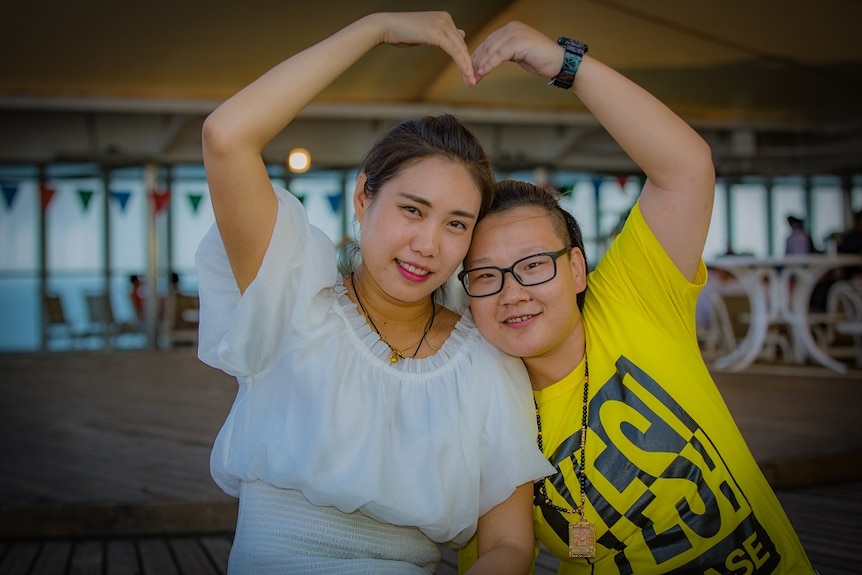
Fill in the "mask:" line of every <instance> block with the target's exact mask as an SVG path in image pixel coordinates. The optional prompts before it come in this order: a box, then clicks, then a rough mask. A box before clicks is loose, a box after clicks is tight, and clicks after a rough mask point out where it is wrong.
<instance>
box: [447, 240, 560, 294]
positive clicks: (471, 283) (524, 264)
mask: <svg viewBox="0 0 862 575" xmlns="http://www.w3.org/2000/svg"><path fill="white" fill-rule="evenodd" d="M571 249H572V248H563V249H561V250H560V251H557V252H545V253H541V254H533V255H531V256H527V257H525V258H521V259H519V260H518V261H516V262H515V263H513V264H512V265H511V266H509V267H507V268H498V267H497V266H484V267H481V268H473V269H470V270H463V271H462V272H460V273H459V274H458V279H459V280H460V281H461V285H463V286H464V290H466V292H467V295H468V296H470V297H486V296H489V295H494V294H497V293H500V292H501V291H503V282H504V281H506V273H511V274H512V277H514V278H515V279H516V280H517V282H518V283H519V284H521V285H522V286H535V285H539V284H543V283H545V282H549V281H551V280H552V279H554V278H555V277H557V258H558V257H560V256H561V255H563V254H565V253H567V252H569V251H571Z"/></svg>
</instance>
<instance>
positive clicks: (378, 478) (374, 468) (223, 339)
mask: <svg viewBox="0 0 862 575" xmlns="http://www.w3.org/2000/svg"><path fill="white" fill-rule="evenodd" d="M275 191H276V195H277V198H278V206H279V207H278V215H277V221H276V225H275V229H274V230H273V234H272V238H271V240H270V244H269V247H268V249H267V252H266V255H265V256H264V260H263V263H262V264H261V267H260V270H259V272H258V274H257V277H256V278H255V280H254V281H253V282H252V283H251V285H249V287H248V289H246V291H245V293H244V294H242V295H240V293H239V290H238V289H237V286H236V281H235V280H234V277H233V274H232V272H231V268H230V265H229V263H228V259H227V255H226V253H225V249H224V245H223V244H222V241H221V237H220V236H219V233H218V229H217V228H216V226H215V225H214V226H213V227H212V229H210V231H209V232H208V233H207V234H206V236H205V237H204V239H203V240H202V242H201V244H200V246H199V248H198V251H197V254H196V260H197V270H198V283H199V289H200V301H201V309H200V344H199V350H198V353H199V357H200V359H201V360H202V361H204V362H205V363H207V364H209V365H211V366H213V367H216V368H219V369H222V370H224V371H225V372H227V373H229V374H231V375H233V376H235V377H236V378H237V381H238V383H239V389H238V391H237V396H236V399H235V401H234V404H233V406H232V408H231V410H230V413H229V414H228V416H227V419H226V421H225V423H224V426H223V427H222V429H221V431H220V432H219V434H218V436H217V437H216V440H215V445H214V447H213V451H212V457H211V472H212V476H213V478H214V480H215V481H216V483H217V484H218V485H219V486H220V487H221V488H222V489H223V490H224V491H225V492H227V493H228V494H231V495H233V496H235V497H236V496H238V494H239V487H240V483H241V482H243V481H255V480H262V481H265V482H267V483H269V484H271V485H274V486H276V487H282V488H293V489H299V490H300V491H302V493H303V494H304V495H305V497H306V498H308V500H309V501H310V502H311V503H313V504H315V505H330V506H334V507H336V508H338V509H339V510H341V511H343V512H345V513H350V512H353V511H355V510H357V509H358V510H361V512H362V513H364V514H366V515H368V516H370V517H373V518H374V519H377V520H378V521H384V522H389V523H393V524H396V525H408V526H415V527H418V528H419V529H421V530H422V531H423V532H424V533H425V534H426V535H428V537H430V538H431V539H433V540H435V541H439V542H447V541H453V542H455V543H463V542H465V541H466V540H467V539H468V538H469V537H470V536H471V535H472V534H473V533H474V532H475V530H476V522H477V519H478V517H479V516H480V515H482V514H484V513H485V512H486V511H488V510H490V509H491V508H492V507H494V506H495V505H497V504H498V503H500V502H501V501H503V500H505V499H506V498H507V497H508V496H509V495H510V494H511V493H512V492H513V490H514V489H515V487H516V486H518V485H521V484H523V483H526V482H530V481H534V480H536V479H538V478H541V477H544V476H546V475H549V474H551V473H553V468H552V467H551V466H550V464H549V463H548V462H547V460H546V459H545V458H544V457H543V456H542V455H541V453H540V452H539V450H538V448H537V446H536V418H535V409H534V405H533V400H532V393H531V390H530V384H529V380H528V378H527V374H526V370H525V369H524V367H523V364H522V362H521V361H520V359H518V358H514V357H511V356H507V355H505V354H503V353H501V352H499V351H498V350H497V349H496V348H494V347H493V346H491V345H490V344H489V343H487V342H486V341H485V340H484V338H482V337H481V336H480V334H479V332H478V330H477V328H476V326H475V324H474V323H473V321H472V318H471V317H470V316H469V314H466V315H464V316H463V317H462V318H461V320H460V321H459V322H458V324H457V325H456V327H455V329H454V330H453V331H452V333H451V335H450V336H449V338H448V339H447V340H446V342H445V343H444V345H443V346H442V347H441V349H440V350H439V351H438V352H437V353H436V354H435V355H433V356H430V357H427V358H421V359H404V360H401V361H399V362H398V363H396V364H391V363H390V362H389V356H390V350H389V347H387V345H386V344H385V343H383V342H382V341H381V340H380V338H379V337H378V335H377V334H376V333H375V332H373V331H372V330H371V327H370V326H369V325H368V324H367V322H366V321H365V318H364V317H363V316H362V315H360V314H359V312H358V310H357V308H356V306H355V305H354V304H353V302H352V301H351V300H350V299H349V298H348V297H347V291H346V289H345V287H344V285H343V283H342V280H341V276H340V275H339V274H338V273H337V270H336V252H335V247H334V246H333V244H332V242H331V241H330V240H329V238H328V237H327V236H326V235H325V234H324V233H323V232H322V231H321V230H319V229H317V228H315V227H313V226H311V225H310V224H309V223H308V220H307V218H306V215H305V212H304V210H303V208H302V205H301V204H300V202H299V200H297V199H296V198H295V197H294V196H293V195H292V194H290V193H288V192H287V191H286V190H284V189H281V188H275Z"/></svg>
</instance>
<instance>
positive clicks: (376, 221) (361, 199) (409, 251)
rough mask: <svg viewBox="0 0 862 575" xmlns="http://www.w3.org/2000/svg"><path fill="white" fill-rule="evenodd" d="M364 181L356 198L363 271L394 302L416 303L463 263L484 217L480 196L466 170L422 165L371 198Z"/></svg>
mask: <svg viewBox="0 0 862 575" xmlns="http://www.w3.org/2000/svg"><path fill="white" fill-rule="evenodd" d="M364 182H365V179H364V176H360V179H359V182H358V183H357V187H356V193H355V194H354V197H353V202H354V207H355V209H356V218H357V221H358V222H359V224H360V227H361V230H362V232H361V238H360V248H361V250H362V267H363V269H364V270H366V271H368V272H369V273H370V275H371V278H373V281H374V283H376V284H377V286H379V287H380V288H381V289H382V290H383V291H384V292H386V293H387V294H388V295H389V296H391V297H393V298H395V299H397V300H401V301H405V302H415V301H419V300H421V299H423V298H425V297H427V296H428V295H429V294H430V293H432V292H433V291H434V290H435V289H437V288H438V287H440V286H441V285H442V284H443V283H444V282H445V281H446V280H447V279H448V278H449V277H450V276H451V275H452V274H453V273H454V271H455V269H456V268H457V267H458V265H459V264H460V263H461V261H462V259H463V258H464V255H465V254H466V253H467V248H468V247H469V245H470V239H471V235H472V233H473V228H474V227H475V224H476V219H477V217H478V215H479V208H480V205H481V193H480V191H479V188H478V186H477V185H476V182H475V180H474V179H473V177H472V175H471V174H470V172H469V171H468V170H467V168H465V167H464V165H463V164H461V163H458V162H453V161H451V160H447V159H444V158H441V157H431V158H425V159H422V160H419V161H418V162H416V163H413V164H411V165H409V166H408V167H406V168H404V169H403V170H402V171H401V172H400V173H399V174H398V175H397V176H395V177H393V178H392V179H390V180H388V181H386V182H385V183H384V184H383V185H382V186H381V188H380V190H379V191H378V192H377V193H376V194H375V195H374V197H373V198H372V197H370V196H369V195H368V193H367V192H366V191H365V186H364Z"/></svg>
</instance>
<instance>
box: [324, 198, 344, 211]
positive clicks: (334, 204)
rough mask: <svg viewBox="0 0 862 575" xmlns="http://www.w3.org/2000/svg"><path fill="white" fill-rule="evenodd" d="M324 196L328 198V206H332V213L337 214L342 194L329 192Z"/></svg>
mask: <svg viewBox="0 0 862 575" xmlns="http://www.w3.org/2000/svg"><path fill="white" fill-rule="evenodd" d="M326 198H327V199H328V200H329V207H330V208H332V213H333V214H337V213H338V212H339V211H340V210H341V200H342V199H343V198H344V195H343V194H341V193H337V194H329V195H328V196H326Z"/></svg>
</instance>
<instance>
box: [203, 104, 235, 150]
mask: <svg viewBox="0 0 862 575" xmlns="http://www.w3.org/2000/svg"><path fill="white" fill-rule="evenodd" d="M231 141H236V139H235V138H231V137H230V133H229V129H228V127H227V126H226V125H225V122H224V121H222V118H221V115H220V114H219V112H218V110H216V111H215V112H213V113H211V114H210V115H209V116H207V117H206V119H205V120H204V123H203V127H202V128H201V147H202V148H203V154H204V159H205V160H206V158H208V157H210V158H212V157H214V156H215V157H218V156H220V155H224V154H226V153H229V147H230V143H231Z"/></svg>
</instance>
